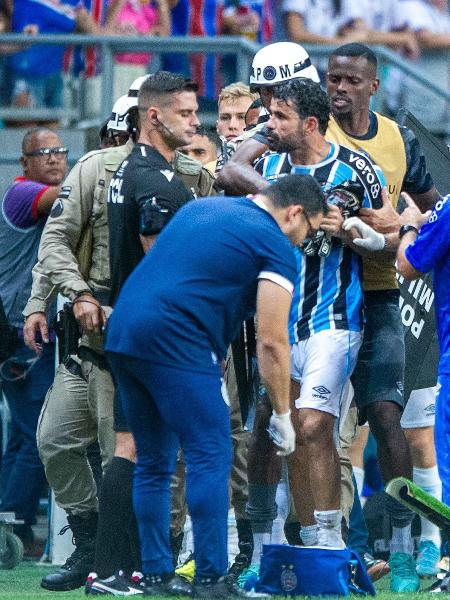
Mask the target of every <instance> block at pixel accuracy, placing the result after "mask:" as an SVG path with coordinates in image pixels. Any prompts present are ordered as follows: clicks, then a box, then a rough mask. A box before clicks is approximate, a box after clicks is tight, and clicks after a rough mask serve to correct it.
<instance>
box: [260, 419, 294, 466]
mask: <svg viewBox="0 0 450 600" xmlns="http://www.w3.org/2000/svg"><path fill="white" fill-rule="evenodd" d="M267 431H268V432H269V435H270V437H271V438H272V440H273V443H274V444H275V445H276V446H278V447H279V448H280V449H279V450H278V452H277V454H278V456H287V455H288V454H292V452H294V450H295V431H294V428H293V426H292V422H291V411H289V412H287V413H284V415H279V414H277V413H276V412H273V413H272V416H271V417H270V422H269V427H268V429H267Z"/></svg>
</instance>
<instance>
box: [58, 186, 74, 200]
mask: <svg viewBox="0 0 450 600" xmlns="http://www.w3.org/2000/svg"><path fill="white" fill-rule="evenodd" d="M71 191H72V186H71V185H63V186H62V188H61V190H60V192H59V194H58V198H60V199H61V200H65V199H66V198H68V197H69V196H70V192H71Z"/></svg>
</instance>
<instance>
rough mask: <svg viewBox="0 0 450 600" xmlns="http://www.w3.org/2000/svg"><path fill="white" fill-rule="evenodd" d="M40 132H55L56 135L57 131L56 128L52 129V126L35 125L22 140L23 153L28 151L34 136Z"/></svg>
mask: <svg viewBox="0 0 450 600" xmlns="http://www.w3.org/2000/svg"><path fill="white" fill-rule="evenodd" d="M40 133H53V134H55V135H56V131H55V130H54V129H50V127H43V126H40V127H33V129H29V130H28V131H27V132H26V134H25V135H24V136H23V140H22V154H25V152H28V150H29V147H30V142H31V140H32V139H33V138H34V136H35V135H39V134H40Z"/></svg>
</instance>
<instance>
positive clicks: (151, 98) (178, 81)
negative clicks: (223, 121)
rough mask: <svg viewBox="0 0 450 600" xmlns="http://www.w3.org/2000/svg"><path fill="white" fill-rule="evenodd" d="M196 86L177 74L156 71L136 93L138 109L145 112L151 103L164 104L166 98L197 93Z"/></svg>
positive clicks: (190, 80)
mask: <svg viewBox="0 0 450 600" xmlns="http://www.w3.org/2000/svg"><path fill="white" fill-rule="evenodd" d="M197 91H198V85H197V84H196V83H195V81H192V79H188V78H187V77H184V75H180V74H179V73H170V72H169V71H157V72H156V73H155V74H154V75H150V76H149V77H147V79H146V80H145V81H144V83H143V84H142V85H141V87H140V90H139V93H138V106H139V109H143V110H146V109H147V108H148V106H149V104H151V103H152V102H164V100H166V99H167V97H169V96H171V95H172V94H176V93H179V92H197Z"/></svg>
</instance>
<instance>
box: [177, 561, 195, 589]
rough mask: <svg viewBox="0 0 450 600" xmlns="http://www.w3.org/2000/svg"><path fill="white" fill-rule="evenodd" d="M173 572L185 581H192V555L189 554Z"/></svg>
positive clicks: (193, 566)
mask: <svg viewBox="0 0 450 600" xmlns="http://www.w3.org/2000/svg"><path fill="white" fill-rule="evenodd" d="M175 573H176V574H177V575H179V576H180V577H183V579H186V581H189V582H190V583H192V581H193V580H194V577H195V560H194V555H193V554H190V555H189V557H188V558H187V560H185V562H184V563H183V564H182V565H180V566H179V567H177V568H176V569H175Z"/></svg>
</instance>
